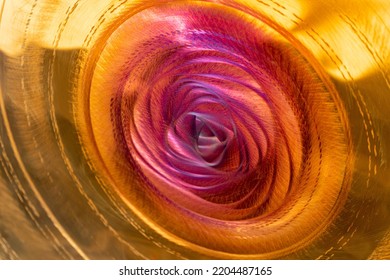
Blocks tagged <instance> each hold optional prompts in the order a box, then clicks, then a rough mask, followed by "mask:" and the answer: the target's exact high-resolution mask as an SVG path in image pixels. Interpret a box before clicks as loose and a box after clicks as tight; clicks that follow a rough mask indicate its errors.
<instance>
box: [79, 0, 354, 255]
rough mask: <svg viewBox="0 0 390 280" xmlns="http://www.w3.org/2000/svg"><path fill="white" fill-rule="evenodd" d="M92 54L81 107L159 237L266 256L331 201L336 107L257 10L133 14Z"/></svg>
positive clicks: (334, 200)
mask: <svg viewBox="0 0 390 280" xmlns="http://www.w3.org/2000/svg"><path fill="white" fill-rule="evenodd" d="M140 25H141V26H143V28H142V30H139V26H140ZM129 34H132V38H129ZM93 63H95V66H94V67H95V68H94V75H93V77H92V79H91V87H90V88H87V90H86V93H85V94H86V95H88V94H89V96H88V97H87V98H86V103H84V104H80V106H81V107H82V108H84V109H85V108H86V107H87V108H86V112H85V113H84V114H82V116H84V115H85V114H87V115H89V116H90V123H87V124H86V126H88V125H90V126H91V130H92V133H91V135H90V136H91V137H93V139H94V141H95V142H96V149H97V152H98V153H99V154H100V157H101V159H102V161H103V163H104V168H105V169H106V172H107V174H108V175H107V176H109V177H111V180H112V182H111V184H110V185H111V187H112V188H116V189H118V190H119V191H120V192H121V194H122V195H123V197H124V198H125V199H126V201H127V202H128V204H129V206H130V207H131V208H133V209H134V210H135V211H137V212H139V213H140V215H141V217H142V218H143V219H145V220H146V221H147V223H149V224H150V226H151V227H152V228H155V229H156V230H157V231H163V232H164V234H165V235H166V237H167V238H170V239H173V240H175V241H176V240H177V242H183V243H185V246H189V247H192V246H195V247H196V248H197V249H198V250H205V249H209V250H215V251H216V252H218V253H220V252H224V253H235V254H244V255H245V254H270V256H274V254H276V253H274V252H275V251H282V252H285V251H288V250H292V249H291V248H292V247H293V246H294V247H295V246H297V243H300V242H301V241H302V235H303V236H307V238H313V234H317V233H318V232H320V231H321V230H323V229H324V228H325V227H326V226H327V224H328V223H329V221H331V220H332V218H333V217H334V215H335V213H336V212H337V211H338V207H340V206H342V204H343V202H344V199H343V193H344V194H345V193H346V190H347V188H348V185H346V182H348V177H347V178H344V177H345V174H346V168H347V164H348V162H350V158H349V157H348V150H347V145H348V139H347V134H348V131H345V130H346V127H345V124H343V120H342V119H341V117H340V115H341V114H340V112H339V110H342V108H338V107H337V106H336V101H335V99H334V97H332V94H333V93H334V92H332V91H333V88H328V87H327V84H326V81H322V80H321V78H320V77H319V74H318V73H316V71H315V70H314V69H313V67H312V66H311V65H310V63H309V62H308V61H307V60H306V59H305V58H304V57H303V56H302V54H300V53H299V52H298V51H297V50H296V49H294V48H293V47H292V45H291V43H289V42H288V41H287V40H286V39H285V38H283V37H282V36H281V35H280V34H278V33H277V32H276V31H275V30H272V29H271V28H269V27H268V26H266V25H265V24H264V23H262V22H261V21H260V20H259V19H256V18H252V17H250V16H248V15H245V14H243V13H242V12H240V11H237V10H234V9H231V8H227V7H223V6H221V5H216V4H207V5H206V4H202V5H199V4H186V5H163V6H159V7H156V8H149V9H145V10H143V11H141V12H139V13H137V14H135V15H133V16H132V17H131V18H130V19H128V20H126V21H125V22H124V23H123V24H121V26H120V28H118V29H117V30H115V31H114V32H113V34H112V35H111V36H110V37H109V39H108V40H107V42H106V44H105V45H104V48H103V50H102V51H101V53H100V55H99V59H98V60H97V61H94V62H93ZM88 105H89V107H88ZM319 108H321V109H320V110H319ZM325 132H326V133H325ZM335 158H337V159H338V160H337V161H338V162H340V163H338V164H336V165H335V166H334V170H333V172H332V176H330V174H329V169H328V168H326V167H324V166H327V165H330V160H334V159H335ZM118 162H120V164H119V165H118ZM98 169H99V167H98ZM325 194H326V199H324V198H323V197H324V195H325ZM314 205H315V207H313V206H314ZM183 221H186V222H185V223H183ZM167 225H169V227H167ZM286 225H288V227H287V228H290V229H291V230H293V232H292V233H290V232H289V230H288V229H286ZM166 227H167V228H166ZM296 231H300V232H301V234H302V235H301V234H297V232H296ZM287 236H288V237H287ZM278 254H280V253H278Z"/></svg>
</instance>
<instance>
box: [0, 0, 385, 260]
mask: <svg viewBox="0 0 390 280" xmlns="http://www.w3.org/2000/svg"><path fill="white" fill-rule="evenodd" d="M229 24H231V26H229ZM237 26H238V27H237ZM202 28H203V29H202ZM187 30H190V32H188V33H186V32H187ZM215 30H218V32H219V33H218V32H216V31H215ZM213 32H215V33H218V36H215V37H213V35H214V33H213ZM229 32H230V33H229ZM194 34H195V35H194ZM220 34H223V36H222V35H220ZM228 35H229V36H231V37H229V36H228ZM158 36H160V37H158ZM191 36H192V37H191ZM202 36H203V37H202ZM224 36H225V37H224ZM222 37H223V38H222ZM156 38H157V39H156ZM167 38H168V39H167ZM172 38H173V39H172ZM210 38H211V39H210ZM221 38H222V39H221ZM226 38H228V39H226ZM229 38H235V39H234V40H233V39H229ZM164 40H165V41H164ZM207 40H209V41H207ZM224 40H226V41H224ZM229 40H231V41H229ZM205 41H207V44H208V45H203V44H206V43H204V42H205ZM210 42H211V43H210ZM226 42H228V43H226ZM232 42H233V43H232ZM237 42H238V43H237ZM262 42H266V43H265V44H263V45H266V47H263V45H262ZM159 43H161V45H160V44H159ZM169 44H173V45H174V47H172V49H174V51H175V54H176V51H177V50H180V49H182V48H183V49H187V48H189V49H191V51H193V52H191V54H190V55H188V56H186V55H187V53H185V55H183V54H181V53H180V55H181V56H179V58H178V59H177V60H178V61H179V62H180V63H177V60H174V59H172V60H170V59H171V55H172V54H171V53H170V52H169V51H172V49H169V51H167V49H165V48H168V47H167V46H170V45H169ZM234 44H237V45H234ZM240 44H241V45H240ZM267 44H268V45H267ZM231 45H233V47H231V49H229V47H230V46H231ZM242 45H245V46H246V48H247V49H246V50H243V49H242V48H240V47H237V46H242ZM221 46H222V47H221ZM259 46H261V47H259ZM268 46H270V47H268ZM213 47H215V49H212V48H213ZM225 48H226V49H225ZM226 50H228V51H226ZM235 50H237V53H235V54H234V56H232V57H233V58H232V57H230V56H229V55H231V53H233V52H234V51H235ZM172 52H173V51H172ZM262 52H264V53H262ZM161 53H162V54H161ZM178 53H179V51H178ZM259 53H260V54H259ZM199 54H200V55H199ZM198 55H199V56H198ZM245 55H247V56H245ZM188 57H190V58H188ZM210 57H211V58H210ZM227 57H228V58H227ZM259 57H261V58H263V59H259ZM186 59H188V60H186ZM206 60H207V61H206ZM167 61H168V62H167ZM194 61H195V62H196V63H197V64H196V65H195V66H193V63H194V64H195V62H194ZM205 61H206V62H205ZM241 61H245V62H243V63H242V64H240V63H241ZM248 61H249V62H248ZM259 61H260V62H259ZM164 63H165V64H164ZM261 63H264V64H261ZM252 64H253V65H252ZM259 64H261V67H260V66H258V65H259ZM188 65H190V66H188ZM237 65H239V67H236V66H237ZM243 65H244V66H243ZM248 65H249V66H248ZM252 66H253V68H251V67H252ZM235 67H236V68H235ZM245 67H247V68H248V69H249V70H248V69H247V68H245ZM256 67H258V68H256ZM167 69H168V70H167ZM177 69H180V71H179V70H177ZM253 69H255V70H253ZM259 69H260V70H259ZM389 72H390V2H389V1H385V0H358V1H348V0H338V1H336V0H334V1H333V0H332V1H326V0H320V1H303V0H301V1H297V0H282V1H274V0H261V1H260V0H250V1H244V0H242V1H241V0H237V1H233V0H231V1H230V0H219V1H217V0H215V1H184V0H183V1H180V0H177V1H176V0H172V1H168V0H167V1H146V0H145V1H143V0H139V1H135V0H134V1H132V0H130V1H109V0H106V1H103V0H102V1H92V0H88V1H77V0H68V1H67V0H61V1H50V0H44V1H33V0H10V1H8V0H3V1H0V113H1V115H0V258H1V259H213V258H229V259H231V258H235V259H236V258H238V259H241V258H254V259H264V258H265V259H269V258H276V259H389V258H390V169H389V160H390V146H389V145H390V144H389V143H390V141H389V140H390V117H389V115H390V73H389ZM166 73H168V74H167V75H168V76H164V75H165V74H166ZM170 73H174V75H173V74H172V76H174V77H175V78H172V77H171V76H169V75H170ZM199 73H201V74H199ZM248 73H251V75H248ZM253 73H255V74H256V75H258V76H256V78H253V77H254V76H255V74H253ZM259 73H260V74H259ZM206 74H207V75H209V76H207V75H206ZM202 75H203V76H202ZM212 75H214V76H212ZM229 75H230V77H232V78H231V79H230V80H227V79H226V80H227V81H226V80H225V82H221V80H223V79H225V78H226V77H227V76H229ZM195 76H196V78H194V77H195ZM198 76H202V77H201V78H199V77H198ZM177 77H179V78H177ZM181 77H185V78H183V80H185V82H183V84H184V83H187V82H188V80H191V79H192V80H191V81H192V82H193V81H194V80H196V83H197V84H196V85H197V86H196V87H197V88H198V87H200V88H202V90H203V88H207V87H206V86H204V85H207V86H209V85H210V84H211V85H212V86H210V88H212V90H210V92H212V93H210V92H208V93H207V94H206V95H207V97H209V96H212V95H213V94H214V91H217V90H220V88H223V89H228V90H226V91H227V92H228V93H227V96H228V98H225V97H224V98H225V99H224V102H225V101H226V100H228V101H226V102H227V103H228V102H230V100H231V99H234V102H237V104H241V103H238V102H239V100H241V101H242V102H243V103H245V102H247V103H251V104H253V106H250V107H253V108H254V110H255V111H254V112H256V115H257V116H260V117H259V118H261V119H262V121H263V125H262V126H261V127H262V129H263V130H265V131H268V130H269V131H271V132H270V133H269V134H267V135H266V136H264V135H263V134H261V133H259V132H258V131H259V130H260V128H258V129H257V130H256V129H255V130H254V132H252V130H251V128H252V125H253V123H254V122H255V121H252V119H251V121H250V122H249V124H247V123H246V124H245V125H241V119H240V116H242V115H244V114H245V111H247V110H246V109H242V108H244V107H242V106H244V105H237V110H238V112H239V114H238V117H237V118H232V119H233V120H234V121H237V123H238V124H237V125H236V127H238V129H237V130H240V129H241V130H240V132H241V134H240V135H243V137H244V138H245V139H246V138H248V136H251V137H252V138H250V139H252V140H247V142H245V143H246V144H245V145H241V146H240V145H238V146H237V150H239V151H241V150H242V149H244V146H245V148H246V147H249V148H248V149H249V150H248V151H249V152H248V154H249V155H253V154H255V153H254V151H257V150H256V149H255V148H253V147H252V146H256V145H257V146H258V147H260V148H259V149H258V150H259V155H257V156H253V157H252V158H250V160H248V162H249V163H248V169H249V170H251V172H252V173H250V175H248V178H249V177H250V176H252V177H250V180H249V179H248V180H246V179H245V180H244V179H242V180H243V181H240V182H239V183H237V184H236V181H234V179H235V178H233V179H231V177H234V176H231V177H226V178H229V180H230V179H231V181H232V182H233V181H234V184H236V185H238V186H239V188H241V189H240V191H242V192H244V191H245V190H246V188H249V185H250V183H251V182H252V181H251V180H252V179H253V178H255V179H256V180H259V182H260V181H261V186H262V187H263V188H261V187H259V188H256V191H257V190H258V189H261V190H272V191H273V192H270V195H269V196H268V193H267V194H265V193H264V194H262V193H261V191H259V195H258V196H256V198H254V199H253V200H250V201H249V202H247V201H245V203H241V204H240V203H239V202H242V200H239V202H237V201H235V200H234V197H235V196H234V195H236V193H237V192H233V191H232V192H231V189H230V188H229V186H230V185H229V186H227V187H226V186H225V185H223V183H220V182H219V181H218V184H219V183H220V184H221V186H223V187H226V188H227V189H228V192H227V193H223V194H221V193H220V192H219V189H218V193H217V194H212V195H211V194H210V192H206V194H203V193H201V191H198V189H196V190H195V191H192V190H191V191H188V189H190V187H188V185H190V184H192V183H193V182H194V181H196V183H199V182H200V183H199V184H203V181H201V179H199V178H200V177H201V176H200V175H199V174H203V175H204V174H205V173H204V170H203V169H201V171H199V174H197V175H199V176H198V177H191V178H190V179H188V178H187V177H185V175H184V174H187V173H190V172H192V169H190V168H188V167H187V166H185V167H183V170H181V173H179V172H177V170H176V165H175V164H177V165H179V164H181V162H179V163H175V162H174V163H171V162H170V163H169V164H165V163H162V160H160V158H159V157H158V156H159V155H160V154H159V152H161V151H162V150H164V151H165V150H168V148H166V147H169V148H171V149H177V151H182V150H180V149H179V148H177V147H176V146H174V145H173V144H172V143H173V142H169V141H171V140H170V138H169V137H170V133H171V132H170V131H171V130H169V129H170V128H171V127H170V126H169V125H167V127H165V125H166V123H167V122H168V121H167V122H166V123H165V122H158V121H159V119H158V118H159V117H160V116H163V115H164V112H166V111H169V110H168V109H167V110H166V111H164V109H165V108H170V109H171V108H173V109H172V110H171V111H174V109H175V108H176V107H170V106H173V105H172V103H174V101H177V99H178V98H179V97H177V96H181V95H180V93H177V94H176V91H175V94H172V96H173V97H171V95H169V97H171V98H172V99H170V101H169V102H168V101H166V100H167V99H168V97H166V96H165V95H164V96H163V95H161V96H160V95H159V94H160V93H161V92H163V93H164V94H165V92H166V91H167V90H166V88H169V87H168V86H167V85H171V84H174V83H175V82H176V80H175V79H181ZM188 77H189V78H188ZM221 77H222V78H221ZM239 79H242V81H244V82H242V84H244V83H245V86H242V84H239V85H237V84H234V82H235V81H236V80H239ZM232 81H233V82H232ZM200 84H201V85H202V86H199V85H200ZM258 84H259V85H258ZM183 87H184V86H183ZM248 88H249V89H250V90H248ZM181 89H182V87H177V88H175V90H177V92H180V90H181ZM208 89H209V88H208ZM215 89H217V90H215ZM196 90H197V89H196ZM202 90H200V91H202ZM253 92H256V93H258V95H256V97H254V96H252V95H251V94H253ZM263 92H265V93H267V94H268V96H267V98H263V97H261V98H259V96H262V95H261V94H262V93H263ZM186 93H187V92H186ZM203 93H204V92H203V91H202V92H201V94H203ZM120 94H123V100H125V101H120V102H119V101H118V102H119V103H120V104H119V105H118V106H117V109H115V108H116V107H115V106H116V105H115V104H114V103H115V102H116V101H115V100H116V99H115V98H116V96H118V95H120ZM148 94H149V95H150V99H148V98H149V95H148ZM196 94H199V92H196ZM187 95H190V94H187ZM183 96H186V95H185V94H183ZM121 98H122V97H121ZM175 98H176V99H175ZM185 98H186V97H183V100H184V101H182V103H181V104H183V103H186V102H187V99H185ZM213 98H214V97H213ZM121 100H122V99H121ZM150 100H151V101H150ZM172 100H173V101H172ZM194 100H196V101H194V102H197V100H198V99H196V98H194ZM202 100H203V99H202ZM264 100H265V101H264ZM164 102H166V103H164ZM216 102H217V101H215V100H214V99H212V101H211V103H212V104H213V106H216V105H214V103H216ZM188 103H190V105H188V106H192V105H191V104H192V103H193V102H192V103H191V102H188ZM232 103H233V102H232ZM269 103H270V104H272V106H269ZM113 104H114V105H113ZM150 104H152V105H150ZM161 104H163V106H161ZM223 104H225V103H223ZM148 106H149V107H148ZM160 106H161V108H160ZM182 106H184V105H182ZM202 106H203V107H202ZM218 106H219V105H218ZM224 106H225V105H223V106H220V107H221V108H222V107H223V109H218V110H220V111H218V110H216V111H218V112H217V113H216V114H221V115H223V116H224V118H225V117H226V116H227V115H226V114H225V111H223V110H224V109H225V108H226V107H224ZM229 106H232V107H234V105H231V104H230V103H229ZM113 108H114V109H113ZM180 108H182V107H180ZM191 108H192V107H191ZM199 108H200V109H199ZM213 108H216V107H213ZM218 108H219V107H218ZM234 108H235V107H234ZM240 108H241V109H242V111H240V110H241V109H240ZM245 108H246V107H245ZM208 109H209V108H208V107H207V106H206V105H203V104H202V105H201V106H199V107H196V108H195V109H193V110H192V109H191V110H192V111H191V110H189V111H191V114H192V113H193V112H195V111H196V110H199V112H201V113H202V114H203V113H204V112H205V111H207V110H208ZM178 110H179V109H178ZM213 110H214V109H213ZM213 112H214V111H213ZM221 112H222V113H221ZM127 113H128V115H126V114H127ZM168 113H170V111H169V112H168ZM168 113H167V114H168ZM115 114H117V115H118V116H119V117H118V120H120V124H118V122H119V121H117V119H115V116H113V115H115ZM194 114H195V113H194ZM199 115H201V114H199ZM274 115H277V118H276V119H277V121H275V119H274ZM201 116H203V115H201ZM243 118H244V117H243ZM113 119H114V120H113ZM145 119H146V121H145ZM199 119H200V118H199ZM226 119H228V117H226ZM202 120H203V119H202ZM148 121H149V122H150V123H151V125H150V127H152V128H153V129H152V128H149V127H148V126H147V124H144V122H145V123H148ZM180 121H181V119H179V120H178V121H177V122H173V121H172V123H174V124H175V125H176V124H177V123H179V124H180ZM223 121H224V120H222V121H221V123H223ZM210 123H211V124H210ZM205 124H206V126H207V125H208V127H209V128H210V130H212V131H213V127H212V125H213V123H212V122H209V123H207V120H206V121H205ZM205 124H203V125H205ZM223 124H224V125H225V123H223ZM115 125H117V126H118V127H120V125H123V127H124V128H123V131H122V130H121V129H122V127H120V128H121V129H118V130H116V127H115ZM153 125H154V126H153ZM229 125H230V124H229V123H228V124H227V125H225V126H226V127H227V129H226V131H228V133H226V135H228V136H230V134H229V133H230V132H231V131H234V129H230V127H229ZM221 126H222V125H221ZM161 127H163V128H161ZM172 127H174V126H173V125H172ZM259 127H260V126H259ZM165 128H166V130H167V131H168V132H166V134H165V135H166V138H164V139H160V138H161V137H160V136H159V134H157V133H156V134H153V131H159V130H160V129H161V130H163V129H165ZM175 129H176V130H179V129H180V127H179V128H176V127H175ZM119 130H121V132H123V135H122V134H120V132H118V131H119ZM176 130H175V132H176ZM134 131H136V132H137V133H134ZM172 131H174V130H172ZM213 132H214V131H213ZM133 133H134V134H135V135H133ZM205 133H210V132H209V131H207V132H205ZM214 133H215V132H214ZM215 134H217V133H215ZM118 135H119V136H118ZM145 135H146V137H145ZM206 136H209V135H208V134H207V135H206ZM118 139H119V140H118ZM129 139H130V140H129ZM253 139H254V140H253ZM160 140H161V141H162V142H163V141H165V142H163V143H165V144H166V145H167V146H164V148H161V147H160V146H158V144H154V143H157V142H158V141H160ZM172 141H173V140H172ZM257 141H258V142H259V143H257ZM122 142H124V143H126V145H127V146H126V147H128V151H127V150H126V151H125V152H123V149H122V146H119V145H118V143H119V144H123V143H122ZM167 143H168V144H167ZM174 143H175V144H177V142H174ZM239 143H242V142H239ZM284 144H286V145H284ZM123 145H124V144H123ZM169 145H170V146H169ZM232 145H233V144H232ZM144 146H146V148H144ZM173 146H174V147H173ZM172 147H173V148H172ZM196 148H197V149H198V150H197V151H198V152H199V150H200V149H202V148H204V147H203V146H199V147H196ZM269 150H271V152H266V151H269ZM202 151H203V150H201V152H202ZM272 151H274V152H272ZM207 152H208V153H211V152H210V151H207ZM228 152H229V151H228ZM228 152H227V154H228V161H227V163H225V164H221V166H222V167H221V168H220V169H218V170H217V171H218V172H219V171H221V170H222V171H223V172H220V173H215V174H221V173H223V174H226V173H228V172H226V170H228V171H231V170H233V168H234V167H235V166H236V165H237V166H239V164H237V162H239V159H237V158H239V156H237V155H236V154H235V153H233V152H231V153H230V154H229V153H228ZM156 155H158V156H156ZM201 155H203V154H201ZM207 155H208V154H207ZM248 157H250V156H248ZM161 158H162V157H161ZM245 159H246V158H245ZM262 159H267V161H269V162H272V163H273V164H272V166H271V165H270V166H271V167H270V166H267V165H266V167H264V162H262V161H261V160H262ZM129 162H130V163H129ZM172 162H173V161H172ZM258 162H260V163H258ZM160 164H161V166H160ZM172 166H174V167H175V168H173V167H172ZM194 166H196V167H194ZM241 166H243V164H242V165H241ZM180 167H182V166H181V165H180ZM198 167H199V166H198V165H195V164H194V165H192V168H193V169H194V170H197V169H196V168H198ZM172 170H173V171H172ZM252 170H254V171H252ZM259 170H260V171H259ZM212 171H213V172H214V171H215V170H214V169H213V170H212ZM257 171H258V172H257ZM202 172H203V173H202ZM256 172H257V173H256ZM264 173H269V174H271V173H272V174H273V176H271V177H272V178H271V177H270V178H268V177H266V175H264V176H263V175H262V174H264ZM191 174H192V173H191ZM213 174H214V173H213ZM238 174H239V175H240V174H241V173H238ZM253 174H255V175H253ZM259 174H260V175H259ZM239 175H237V177H239ZM244 175H245V176H246V175H247V174H244ZM218 176H219V175H218ZM224 176H225V175H224ZM240 176H241V175H240ZM245 176H244V177H245ZM262 176H263V177H262ZM183 178H184V179H183ZM218 178H219V177H218ZM224 178H225V177H224ZM240 178H241V177H240ZM245 178H247V177H245ZM259 178H261V179H259ZM176 179H177V180H179V179H180V181H175V180H176ZM255 179H253V180H255ZM229 180H228V179H226V181H229ZM240 180H241V179H240ZM221 181H222V180H221ZM249 181H250V183H248V182H249ZM178 182H179V183H178ZM183 182H184V183H183ZM210 182H212V183H214V181H210ZM229 182H230V181H229ZM242 182H244V183H242ZM180 184H182V185H183V186H185V187H184V188H183V189H179V185H180ZM210 184H211V183H209V185H210ZM234 184H233V183H232V184H231V186H236V185H234ZM259 184H260V183H259ZM209 185H207V184H205V185H202V187H204V186H206V187H207V186H209ZM197 187H198V185H197ZM156 190H157V191H156ZM251 194H252V192H251ZM239 195H241V193H240V194H239ZM239 195H237V196H239ZM232 197H233V198H232ZM265 197H267V199H268V198H269V201H268V202H269V203H268V202H267V203H268V204H261V203H260V202H259V201H263V200H265V199H266V198H265ZM240 199H241V196H240ZM172 201H173V202H172ZM221 201H223V203H221ZM175 203H177V205H176V204H175ZM216 204H218V205H217V206H215V205H216ZM243 204H245V207H244V206H242V205H243ZM259 205H260V206H259ZM240 207H242V208H240ZM237 209H238V210H237Z"/></svg>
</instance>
